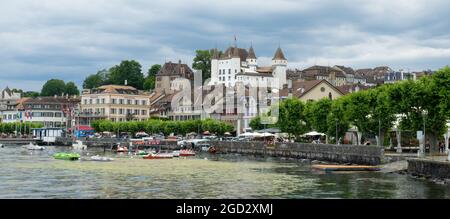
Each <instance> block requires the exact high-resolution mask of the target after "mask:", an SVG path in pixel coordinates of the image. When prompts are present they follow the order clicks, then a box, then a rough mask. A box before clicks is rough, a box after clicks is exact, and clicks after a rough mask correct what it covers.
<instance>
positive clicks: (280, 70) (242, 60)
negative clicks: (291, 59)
mask: <svg viewBox="0 0 450 219" xmlns="http://www.w3.org/2000/svg"><path fill="white" fill-rule="evenodd" d="M287 63H288V62H287V59H286V58H285V56H284V54H283V51H282V50H281V48H280V47H278V49H277V50H276V52H275V54H274V56H273V58H272V65H271V66H267V67H259V66H258V59H257V57H256V54H255V51H254V50H253V46H250V48H249V49H248V51H247V50H246V49H242V48H238V47H237V46H236V45H235V46H230V47H229V48H228V49H227V50H226V51H225V52H224V53H223V54H221V55H219V51H218V50H217V49H214V50H213V55H212V58H211V81H210V83H209V85H217V84H224V85H225V86H226V87H233V86H235V85H236V83H239V82H242V83H243V84H244V85H248V86H253V87H256V86H267V85H268V86H271V87H277V88H282V87H283V85H285V84H286V68H287Z"/></svg>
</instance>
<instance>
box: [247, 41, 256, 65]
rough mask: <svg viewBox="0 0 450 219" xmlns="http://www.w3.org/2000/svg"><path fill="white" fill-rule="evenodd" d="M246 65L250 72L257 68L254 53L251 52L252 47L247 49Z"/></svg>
mask: <svg viewBox="0 0 450 219" xmlns="http://www.w3.org/2000/svg"><path fill="white" fill-rule="evenodd" d="M246 61H247V64H248V67H249V69H250V70H252V71H256V67H257V66H258V63H257V62H256V55H255V51H254V50H253V45H251V46H250V49H248V56H247V60H246Z"/></svg>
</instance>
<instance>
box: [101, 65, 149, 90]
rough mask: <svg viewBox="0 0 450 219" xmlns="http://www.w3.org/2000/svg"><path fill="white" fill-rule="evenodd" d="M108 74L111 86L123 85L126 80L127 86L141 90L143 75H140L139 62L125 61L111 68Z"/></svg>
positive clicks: (140, 67)
mask: <svg viewBox="0 0 450 219" xmlns="http://www.w3.org/2000/svg"><path fill="white" fill-rule="evenodd" d="M109 72H110V74H109V80H110V82H111V83H112V84H117V85H123V84H124V83H125V80H126V81H127V84H128V85H130V86H133V87H135V88H137V89H143V86H144V74H142V66H141V64H139V62H137V61H135V60H131V61H130V60H125V61H122V62H121V63H120V64H119V65H116V66H114V67H112V68H111V69H110V70H109Z"/></svg>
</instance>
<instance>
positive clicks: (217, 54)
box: [212, 48, 219, 59]
mask: <svg viewBox="0 0 450 219" xmlns="http://www.w3.org/2000/svg"><path fill="white" fill-rule="evenodd" d="M212 59H219V51H217V48H216V49H213V54H212Z"/></svg>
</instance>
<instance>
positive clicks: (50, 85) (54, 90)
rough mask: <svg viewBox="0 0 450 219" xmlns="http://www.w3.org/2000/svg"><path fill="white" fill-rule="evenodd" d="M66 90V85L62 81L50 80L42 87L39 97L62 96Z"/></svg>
mask: <svg viewBox="0 0 450 219" xmlns="http://www.w3.org/2000/svg"><path fill="white" fill-rule="evenodd" d="M65 90H66V84H65V83H64V81H63V80H59V79H50V80H48V81H47V82H46V83H45V84H44V86H43V87H42V91H41V96H54V95H62V94H64V92H65Z"/></svg>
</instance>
